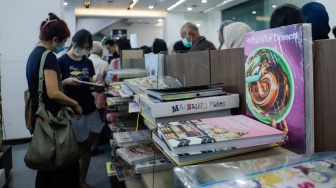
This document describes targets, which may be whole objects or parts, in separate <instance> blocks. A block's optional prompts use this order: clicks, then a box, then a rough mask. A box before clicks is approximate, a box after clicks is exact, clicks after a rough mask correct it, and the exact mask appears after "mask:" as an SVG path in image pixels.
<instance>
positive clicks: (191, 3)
mask: <svg viewBox="0 0 336 188" xmlns="http://www.w3.org/2000/svg"><path fill="white" fill-rule="evenodd" d="M64 1H65V2H67V3H68V5H67V8H85V5H84V1H85V0H64ZM86 1H89V0H86ZM178 1H179V0H139V1H138V2H137V3H136V4H135V5H134V7H133V9H132V10H135V11H166V10H167V9H168V7H170V6H172V5H173V4H175V3H176V2H178ZM232 1H233V0H227V2H228V3H230V2H232ZM131 2H132V0H90V6H89V8H97V9H109V10H127V8H128V7H129V5H130V4H131ZM222 2H223V0H207V3H202V0H185V1H183V3H182V4H180V5H179V6H177V7H176V8H174V9H173V10H171V11H172V12H192V13H200V12H202V11H205V10H207V9H209V8H211V7H214V6H216V5H217V4H219V3H222ZM149 6H154V8H153V9H149V8H148V7H149ZM189 7H191V8H193V10H191V11H188V10H187V8H189Z"/></svg>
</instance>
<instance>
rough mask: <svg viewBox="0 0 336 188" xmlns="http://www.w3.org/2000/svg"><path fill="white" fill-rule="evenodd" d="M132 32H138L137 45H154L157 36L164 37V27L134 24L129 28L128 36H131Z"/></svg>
mask: <svg viewBox="0 0 336 188" xmlns="http://www.w3.org/2000/svg"><path fill="white" fill-rule="evenodd" d="M130 34H137V44H138V46H137V47H140V46H143V45H147V46H152V44H153V42H154V39H155V38H159V39H163V31H162V27H155V26H143V25H136V24H133V25H131V26H130V27H128V28H127V38H130ZM132 48H135V46H132Z"/></svg>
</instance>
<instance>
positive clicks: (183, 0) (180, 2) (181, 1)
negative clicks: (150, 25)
mask: <svg viewBox="0 0 336 188" xmlns="http://www.w3.org/2000/svg"><path fill="white" fill-rule="evenodd" d="M185 1H187V0H179V1H178V2H176V3H175V4H173V5H172V6H170V7H169V8H167V11H170V10H173V9H174V8H175V7H177V6H179V5H180V4H182V3H184V2H185Z"/></svg>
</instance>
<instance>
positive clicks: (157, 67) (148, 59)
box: [145, 53, 164, 76]
mask: <svg viewBox="0 0 336 188" xmlns="http://www.w3.org/2000/svg"><path fill="white" fill-rule="evenodd" d="M163 61H164V54H153V53H150V54H145V66H146V71H147V76H162V75H163V68H164V65H163Z"/></svg>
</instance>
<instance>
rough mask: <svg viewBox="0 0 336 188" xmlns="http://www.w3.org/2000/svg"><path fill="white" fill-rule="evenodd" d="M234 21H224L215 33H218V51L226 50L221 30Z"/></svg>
mask: <svg viewBox="0 0 336 188" xmlns="http://www.w3.org/2000/svg"><path fill="white" fill-rule="evenodd" d="M233 22H234V21H232V20H225V21H224V22H222V24H221V25H220V27H219V30H218V31H217V33H218V40H219V44H220V45H219V47H218V49H220V50H223V49H226V48H227V47H226V46H225V44H224V35H223V30H224V27H225V26H227V25H229V24H231V23H233Z"/></svg>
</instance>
